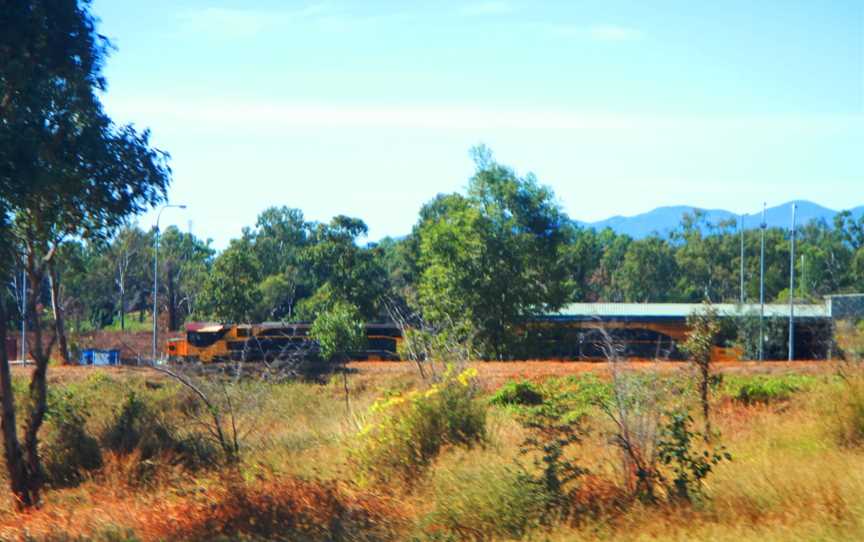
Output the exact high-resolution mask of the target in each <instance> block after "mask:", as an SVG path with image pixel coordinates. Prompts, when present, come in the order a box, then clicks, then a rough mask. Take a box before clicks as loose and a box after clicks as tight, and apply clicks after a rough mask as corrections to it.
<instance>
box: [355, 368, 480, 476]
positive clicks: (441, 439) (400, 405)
mask: <svg viewBox="0 0 864 542" xmlns="http://www.w3.org/2000/svg"><path fill="white" fill-rule="evenodd" d="M475 375H476V372H475V371H471V370H467V371H465V372H463V373H461V374H459V375H455V374H454V371H453V370H452V368H451V369H449V370H448V371H447V373H446V374H445V376H444V378H443V379H442V380H441V381H440V382H438V383H437V384H434V385H433V386H431V387H430V388H429V389H427V390H425V391H421V390H414V391H411V392H409V393H406V394H402V395H397V396H394V397H390V398H387V399H383V400H379V401H378V402H376V403H375V404H374V405H373V406H372V409H371V412H370V414H371V416H372V420H371V421H370V422H369V423H367V424H366V425H365V426H364V427H363V428H362V429H361V431H360V434H359V443H358V446H357V447H356V448H355V450H354V451H353V457H354V460H355V463H356V464H357V465H358V467H359V468H360V471H361V473H362V475H363V476H364V477H366V478H371V479H376V480H388V479H391V478H393V477H395V478H398V479H400V480H402V481H403V482H405V483H408V484H411V483H415V482H416V481H417V479H418V476H419V475H420V474H422V473H423V471H425V469H426V468H427V467H428V466H429V465H430V464H431V462H432V461H433V460H434V459H435V458H436V457H437V456H438V454H439V452H440V451H441V448H442V447H444V446H445V445H454V446H466V447H470V446H473V445H475V444H477V443H479V442H482V441H483V439H484V438H485V436H486V406H485V404H484V403H483V402H482V401H479V400H478V399H477V398H476V396H475V392H474V389H473V382H472V381H473V378H474V377H475Z"/></svg>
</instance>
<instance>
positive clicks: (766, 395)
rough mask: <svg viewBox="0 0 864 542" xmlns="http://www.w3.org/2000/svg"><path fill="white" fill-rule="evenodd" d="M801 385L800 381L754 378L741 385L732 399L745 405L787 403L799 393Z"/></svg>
mask: <svg viewBox="0 0 864 542" xmlns="http://www.w3.org/2000/svg"><path fill="white" fill-rule="evenodd" d="M804 382H806V381H804ZM802 384H803V383H802V382H801V381H800V379H792V378H783V377H755V378H752V379H749V380H748V381H747V382H744V383H743V384H741V385H740V386H739V387H738V390H737V392H736V393H735V395H734V398H735V400H736V401H738V402H739V403H743V404H745V405H754V404H770V403H776V402H780V401H788V400H789V399H790V398H791V397H792V395H793V394H794V393H796V392H798V391H801V389H802V387H803V386H802Z"/></svg>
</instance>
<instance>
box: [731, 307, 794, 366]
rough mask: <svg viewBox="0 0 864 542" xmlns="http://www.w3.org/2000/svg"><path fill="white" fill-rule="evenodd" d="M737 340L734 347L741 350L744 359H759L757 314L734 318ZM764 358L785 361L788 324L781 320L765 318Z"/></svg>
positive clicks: (752, 313)
mask: <svg viewBox="0 0 864 542" xmlns="http://www.w3.org/2000/svg"><path fill="white" fill-rule="evenodd" d="M736 323H737V328H738V329H737V333H736V335H737V338H736V340H735V345H736V346H738V347H739V348H741V352H742V357H743V358H744V359H759V313H758V312H755V311H754V312H750V313H747V314H741V315H739V316H737V317H736ZM763 324H764V336H765V345H764V357H765V359H785V358H786V355H787V348H788V344H789V322H788V319H783V318H765V319H764V321H763Z"/></svg>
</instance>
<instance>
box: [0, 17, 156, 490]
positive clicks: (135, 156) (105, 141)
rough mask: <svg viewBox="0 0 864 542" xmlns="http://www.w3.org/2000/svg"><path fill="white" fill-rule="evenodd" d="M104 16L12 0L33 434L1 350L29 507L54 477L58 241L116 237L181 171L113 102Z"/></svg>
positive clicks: (0, 124) (2, 382)
mask: <svg viewBox="0 0 864 542" xmlns="http://www.w3.org/2000/svg"><path fill="white" fill-rule="evenodd" d="M95 25H96V20H95V19H94V17H93V16H92V14H91V13H90V2H89V1H88V0H81V1H76V0H4V1H3V2H2V3H0V187H2V188H3V191H2V193H0V199H2V200H3V202H2V206H3V207H4V211H5V213H3V215H4V216H5V215H6V213H9V214H11V216H12V224H11V228H10V227H4V229H3V232H2V233H3V235H4V237H6V238H7V241H8V242H13V243H16V244H17V245H18V246H20V247H22V249H23V253H24V267H25V269H26V273H27V275H28V279H29V283H30V284H31V285H32V289H31V291H30V294H29V296H28V299H27V305H28V309H29V311H28V312H29V313H30V314H31V316H32V318H33V321H34V329H33V331H34V333H33V336H34V340H33V344H31V345H30V346H31V348H30V351H31V353H32V356H33V359H34V362H35V367H34V370H33V372H32V376H31V381H30V388H29V400H28V401H27V407H26V410H27V412H26V413H25V420H24V423H23V426H24V434H23V442H21V441H20V440H19V437H18V434H17V430H16V427H17V422H16V410H15V403H14V398H13V397H12V382H11V375H10V371H9V365H8V360H6V359H5V352H4V353H3V354H0V355H2V356H3V358H0V395H2V407H3V438H4V452H5V456H6V466H7V470H8V471H9V481H10V485H11V489H12V491H13V493H14V494H15V497H16V502H17V503H19V505H20V506H22V507H29V506H33V505H35V504H37V503H38V502H39V498H40V491H41V488H42V485H43V483H44V475H43V469H42V465H41V461H40V457H39V430H40V428H41V427H42V423H43V421H44V419H45V414H46V409H47V401H46V399H47V372H48V360H49V358H50V354H51V350H52V346H53V342H54V341H53V340H43V330H42V316H41V313H40V312H39V311H37V305H38V301H39V300H40V298H41V295H42V287H43V284H44V282H45V278H46V276H47V274H48V273H50V272H51V269H52V268H53V266H54V264H55V256H56V254H57V251H58V249H59V247H60V245H61V244H62V243H63V242H64V241H66V240H68V239H73V238H98V237H104V236H106V235H107V234H108V233H109V232H110V231H111V230H113V229H115V228H116V227H118V226H119V225H121V224H122V223H123V221H124V220H125V219H126V218H127V217H128V216H129V215H131V214H135V213H138V212H141V211H143V210H144V209H145V208H146V207H148V206H150V205H154V204H156V203H158V202H160V201H162V200H163V199H164V198H165V194H166V190H167V186H168V183H169V180H170V169H169V167H168V165H167V155H165V154H164V153H161V152H160V151H158V150H155V149H154V148H152V147H151V145H150V141H149V133H148V132H147V131H144V132H139V131H138V130H136V129H135V128H133V127H132V126H118V125H115V124H114V123H113V122H112V120H111V119H110V118H109V117H108V115H107V114H105V112H104V111H103V109H102V105H101V103H100V101H99V93H100V92H103V91H104V90H105V89H106V86H107V83H106V80H105V78H104V76H103V75H102V66H103V63H104V60H105V58H106V56H107V53H108V51H109V49H110V46H111V44H110V43H109V42H108V40H107V39H106V38H105V37H103V36H101V35H99V34H98V33H97V32H96V28H95ZM3 261H4V262H5V261H7V260H5V259H4V260H3ZM2 271H3V272H4V274H8V272H9V270H8V269H3V270H2ZM2 331H3V330H2V329H0V332H2ZM0 339H2V337H0Z"/></svg>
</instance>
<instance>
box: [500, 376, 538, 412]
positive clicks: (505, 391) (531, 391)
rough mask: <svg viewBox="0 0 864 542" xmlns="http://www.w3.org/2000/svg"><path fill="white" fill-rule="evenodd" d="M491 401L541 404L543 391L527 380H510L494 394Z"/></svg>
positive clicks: (508, 403)
mask: <svg viewBox="0 0 864 542" xmlns="http://www.w3.org/2000/svg"><path fill="white" fill-rule="evenodd" d="M489 403H490V404H493V405H499V406H510V405H539V404H542V403H543V393H542V392H541V391H540V390H539V389H537V387H536V386H535V385H534V384H532V383H531V382H529V381H527V380H522V381H519V382H508V383H506V384H504V385H503V386H501V387H500V388H499V389H498V391H496V392H495V393H494V394H493V395H492V397H491V398H490V399H489Z"/></svg>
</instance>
